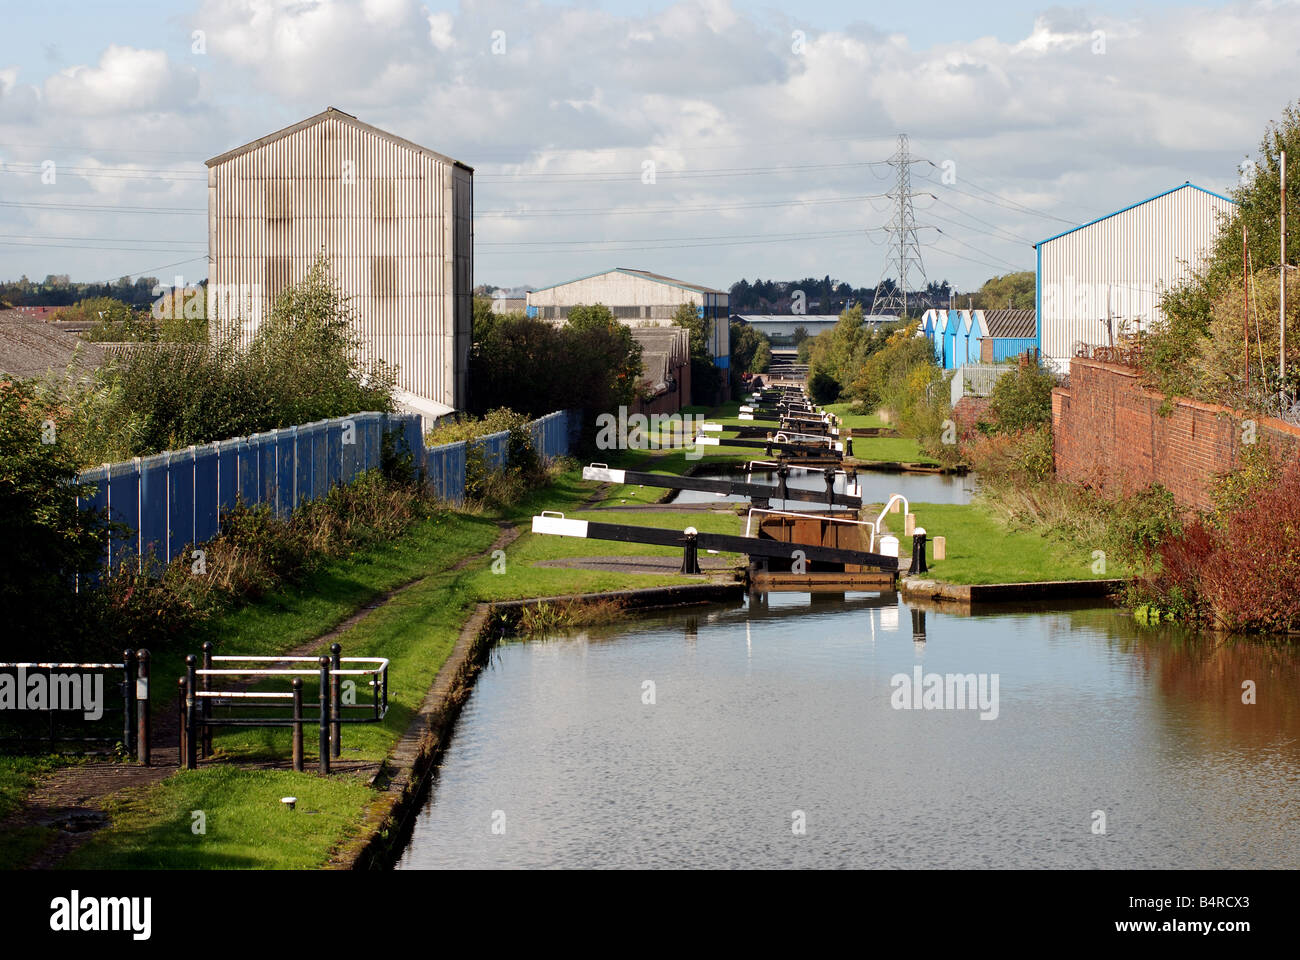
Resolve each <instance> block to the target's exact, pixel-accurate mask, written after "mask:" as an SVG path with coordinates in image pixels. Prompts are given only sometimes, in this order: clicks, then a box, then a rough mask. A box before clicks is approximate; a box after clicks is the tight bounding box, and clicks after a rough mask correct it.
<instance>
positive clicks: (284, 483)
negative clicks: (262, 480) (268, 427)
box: [275, 427, 298, 517]
mask: <svg viewBox="0 0 1300 960" xmlns="http://www.w3.org/2000/svg"><path fill="white" fill-rule="evenodd" d="M297 439H298V428H297V427H290V428H289V429H287V430H277V431H276V437H275V512H276V515H277V516H280V517H288V516H289V514H291V513H293V484H294V480H295V479H296V478H295V477H294V447H295V446H297Z"/></svg>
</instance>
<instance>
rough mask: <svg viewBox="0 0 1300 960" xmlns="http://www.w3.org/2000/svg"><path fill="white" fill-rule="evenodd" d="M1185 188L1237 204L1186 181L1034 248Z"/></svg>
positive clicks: (1230, 199) (1073, 228)
mask: <svg viewBox="0 0 1300 960" xmlns="http://www.w3.org/2000/svg"><path fill="white" fill-rule="evenodd" d="M1184 187H1191V188H1192V189H1193V190H1199V191H1201V193H1208V194H1209V195H1210V196H1212V197H1218V198H1219V199H1220V200H1226V201H1228V202H1229V203H1231V204H1235V203H1236V202H1237V201H1236V200H1234V199H1232V197H1225V196H1224V195H1223V194H1221V193H1215V192H1214V191H1213V190H1206V189H1205V188H1204V187H1198V186H1197V185H1196V184H1194V183H1192V182H1191V181H1190V180H1187V181H1184V182H1183V183H1180V184H1179V185H1178V186H1176V187H1170V188H1169V189H1168V190H1161V191H1160V192H1159V193H1157V194H1156V195H1155V196H1153V197H1147V198H1146V199H1145V200H1139V201H1138V202H1137V203H1130V204H1129V205H1128V206H1127V207H1121V208H1120V209H1118V210H1116V211H1114V212H1112V213H1108V214H1105V215H1104V216H1100V217H1098V218H1097V219H1095V220H1089V221H1088V222H1087V223H1081V224H1079V225H1078V226H1077V227H1071V228H1070V229H1069V230H1062V231H1061V232H1060V233H1058V234H1055V235H1054V236H1050V237H1048V238H1047V239H1046V240H1039V241H1038V243H1036V244H1034V246H1035V247H1038V246H1039V245H1040V244H1044V243H1050V242H1051V241H1052V240H1056V239H1058V238H1059V237H1063V236H1065V235H1066V234H1067V233H1074V231H1076V230H1082V229H1083V228H1084V227H1091V226H1092V225H1093V224H1094V223H1100V222H1101V221H1103V220H1109V219H1110V218H1111V217H1114V216H1118V215H1119V214H1121V213H1124V212H1125V211H1127V210H1132V209H1133V208H1134V207H1140V206H1142V204H1144V203H1150V202H1151V201H1152V200H1159V199H1160V198H1161V197H1165V196H1168V195H1169V194H1171V193H1174V192H1175V191H1177V190H1182V189H1183V188H1184Z"/></svg>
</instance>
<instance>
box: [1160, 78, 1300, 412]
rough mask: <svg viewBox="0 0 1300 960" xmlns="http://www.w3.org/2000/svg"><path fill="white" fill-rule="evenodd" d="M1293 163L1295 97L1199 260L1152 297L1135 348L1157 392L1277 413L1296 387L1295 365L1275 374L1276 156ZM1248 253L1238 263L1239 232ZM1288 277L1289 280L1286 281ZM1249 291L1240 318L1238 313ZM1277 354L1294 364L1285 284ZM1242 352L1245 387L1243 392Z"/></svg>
mask: <svg viewBox="0 0 1300 960" xmlns="http://www.w3.org/2000/svg"><path fill="white" fill-rule="evenodd" d="M1283 150H1285V151H1286V152H1287V154H1288V155H1289V156H1290V157H1292V158H1296V157H1300V101H1298V102H1297V103H1295V104H1291V105H1289V106H1287V108H1286V109H1285V110H1284V111H1283V113H1282V116H1281V118H1280V119H1279V120H1278V121H1277V122H1276V123H1271V124H1269V127H1268V129H1267V130H1266V131H1265V133H1264V137H1263V139H1262V140H1261V142H1260V145H1259V152H1258V155H1257V156H1256V158H1255V160H1254V161H1253V163H1252V164H1251V166H1250V167H1249V168H1248V169H1247V170H1246V176H1245V177H1244V178H1243V180H1242V181H1241V182H1240V183H1238V185H1237V186H1236V187H1234V188H1233V189H1232V191H1231V196H1232V199H1234V200H1236V201H1237V204H1238V205H1237V207H1236V208H1234V210H1233V211H1232V213H1231V215H1229V216H1227V217H1226V218H1224V219H1223V222H1222V225H1221V229H1220V230H1219V232H1218V235H1217V237H1216V239H1215V242H1214V245H1213V247H1212V248H1211V251H1210V254H1209V256H1208V257H1207V258H1206V261H1205V262H1204V263H1203V264H1202V265H1201V266H1200V267H1199V268H1198V269H1197V270H1196V271H1195V272H1194V273H1193V274H1192V275H1191V276H1189V277H1188V278H1187V279H1186V280H1185V281H1183V282H1181V283H1179V284H1177V285H1175V286H1174V287H1173V288H1172V289H1170V290H1169V291H1167V292H1166V293H1165V294H1164V296H1163V297H1162V299H1161V309H1162V311H1163V314H1164V317H1163V319H1162V320H1161V321H1159V322H1158V323H1157V324H1156V325H1155V327H1154V329H1153V330H1152V331H1151V332H1150V334H1149V335H1148V336H1146V337H1144V339H1143V343H1142V369H1143V375H1144V379H1145V380H1146V382H1147V384H1148V385H1150V386H1152V387H1155V388H1156V389H1159V390H1161V391H1163V392H1164V393H1165V394H1166V395H1167V396H1175V395H1178V396H1188V397H1194V398H1196V399H1199V400H1205V401H1208V402H1211V403H1222V404H1225V405H1229V406H1238V407H1245V408H1248V409H1256V410H1263V411H1266V412H1277V411H1278V410H1279V401H1278V397H1279V395H1280V393H1281V392H1282V390H1281V389H1280V388H1285V393H1286V394H1287V396H1288V399H1287V401H1286V405H1287V406H1289V404H1290V400H1291V398H1294V397H1295V396H1296V394H1297V392H1298V391H1300V364H1291V365H1290V373H1289V377H1288V379H1287V382H1286V383H1285V384H1283V383H1281V382H1280V380H1279V378H1278V375H1277V371H1278V346H1279V345H1278V300H1279V297H1278V293H1279V291H1278V264H1279V256H1280V250H1279V248H1280V242H1279V239H1280V232H1281V224H1280V216H1279V214H1280V209H1279V208H1280V202H1279V201H1280V195H1281V165H1280V153H1281V152H1282V151H1283ZM1298 200H1300V176H1292V177H1290V178H1289V182H1288V183H1287V206H1288V209H1290V210H1291V211H1295V210H1296V209H1297V205H1296V204H1297V201H1298ZM1243 228H1244V229H1245V232H1246V238H1247V242H1248V247H1249V269H1248V270H1247V269H1246V264H1245V263H1244V262H1243V247H1242V231H1243ZM1297 258H1300V231H1296V230H1291V231H1288V237H1287V262H1288V263H1292V264H1294V263H1295V262H1296V260H1297ZM1292 279H1294V278H1292ZM1247 294H1249V298H1250V303H1251V307H1250V314H1249V316H1247V315H1246V313H1245V300H1246V296H1247ZM1286 327H1287V353H1288V356H1290V357H1294V358H1300V288H1297V287H1296V286H1295V284H1294V283H1291V284H1288V296H1287V318H1286ZM1247 351H1249V363H1250V374H1249V376H1250V389H1249V391H1248V390H1247V388H1246V380H1247V369H1246V364H1247Z"/></svg>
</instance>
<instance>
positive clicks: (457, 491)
mask: <svg viewBox="0 0 1300 960" xmlns="http://www.w3.org/2000/svg"><path fill="white" fill-rule="evenodd" d="M446 478H447V479H446V485H447V499H448V500H450V501H451V502H452V503H457V504H459V503H464V502H465V443H464V441H462V442H460V443H453V444H450V445H449V446H448V447H447V461H446Z"/></svg>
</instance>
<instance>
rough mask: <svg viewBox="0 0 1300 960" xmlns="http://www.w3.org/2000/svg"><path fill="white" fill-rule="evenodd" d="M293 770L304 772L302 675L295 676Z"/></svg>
mask: <svg viewBox="0 0 1300 960" xmlns="http://www.w3.org/2000/svg"><path fill="white" fill-rule="evenodd" d="M293 772H294V773H302V677H294V678H293Z"/></svg>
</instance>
